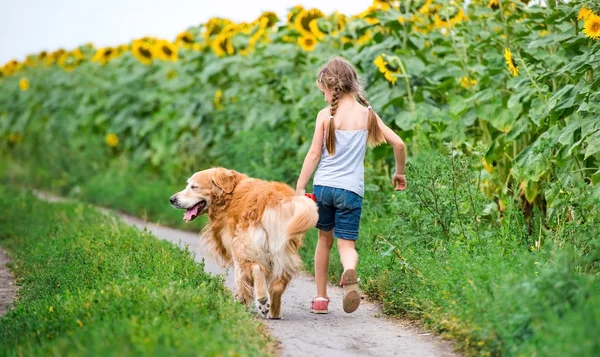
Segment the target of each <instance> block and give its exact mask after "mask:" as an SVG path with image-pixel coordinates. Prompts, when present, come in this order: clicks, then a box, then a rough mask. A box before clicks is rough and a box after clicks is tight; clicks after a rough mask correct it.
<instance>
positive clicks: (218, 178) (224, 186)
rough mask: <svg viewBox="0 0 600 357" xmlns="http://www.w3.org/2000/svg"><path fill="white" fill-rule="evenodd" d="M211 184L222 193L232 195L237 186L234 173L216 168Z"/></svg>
mask: <svg viewBox="0 0 600 357" xmlns="http://www.w3.org/2000/svg"><path fill="white" fill-rule="evenodd" d="M212 183H213V185H215V186H217V187H218V188H220V189H221V190H223V192H225V193H232V192H233V189H234V188H235V185H236V184H237V180H236V177H235V171H233V170H227V169H222V168H218V169H217V170H216V171H215V173H214V175H213V177H212Z"/></svg>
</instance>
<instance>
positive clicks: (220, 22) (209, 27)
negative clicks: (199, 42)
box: [204, 17, 233, 43]
mask: <svg viewBox="0 0 600 357" xmlns="http://www.w3.org/2000/svg"><path fill="white" fill-rule="evenodd" d="M231 24H233V23H232V22H231V21H230V20H227V19H222V18H218V17H214V18H212V19H210V20H208V21H207V22H206V23H205V24H204V29H205V31H204V41H205V42H206V43H209V42H210V39H211V38H212V37H213V36H216V35H218V34H219V33H221V31H223V29H224V28H226V27H227V26H228V25H231Z"/></svg>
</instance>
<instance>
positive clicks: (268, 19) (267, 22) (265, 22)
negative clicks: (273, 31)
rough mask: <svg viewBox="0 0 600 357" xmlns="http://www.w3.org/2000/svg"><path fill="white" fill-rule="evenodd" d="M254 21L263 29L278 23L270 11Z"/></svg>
mask: <svg viewBox="0 0 600 357" xmlns="http://www.w3.org/2000/svg"><path fill="white" fill-rule="evenodd" d="M256 21H257V22H258V23H259V24H261V25H262V26H264V27H265V28H271V27H273V26H275V24H276V23H278V22H279V17H278V16H277V14H276V13H274V12H272V11H267V12H263V13H262V14H261V15H260V16H259V17H258V19H256Z"/></svg>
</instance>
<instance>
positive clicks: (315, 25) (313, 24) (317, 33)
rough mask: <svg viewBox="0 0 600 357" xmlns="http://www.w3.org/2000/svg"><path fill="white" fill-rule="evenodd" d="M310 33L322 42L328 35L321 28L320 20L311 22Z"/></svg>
mask: <svg viewBox="0 0 600 357" xmlns="http://www.w3.org/2000/svg"><path fill="white" fill-rule="evenodd" d="M308 27H310V32H311V33H312V34H313V35H314V36H315V37H316V38H317V39H319V40H322V39H323V38H324V37H325V36H326V34H325V33H324V32H323V31H321V29H320V28H319V19H316V20H314V21H311V22H310V25H308Z"/></svg>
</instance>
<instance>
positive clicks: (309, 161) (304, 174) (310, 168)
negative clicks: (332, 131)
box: [296, 111, 327, 196]
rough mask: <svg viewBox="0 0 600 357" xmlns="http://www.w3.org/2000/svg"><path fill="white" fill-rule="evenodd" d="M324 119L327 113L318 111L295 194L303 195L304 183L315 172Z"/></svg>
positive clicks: (321, 141)
mask: <svg viewBox="0 0 600 357" xmlns="http://www.w3.org/2000/svg"><path fill="white" fill-rule="evenodd" d="M326 119H327V114H325V112H324V111H320V112H319V115H318V116H317V125H315V133H314V135H313V139H312V144H311V145H310V149H309V150H308V153H307V154H306V157H305V158H304V164H303V165H302V171H301V172H300V177H299V178H298V182H297V183H296V194H297V195H299V196H304V193H305V192H306V185H308V181H309V180H310V177H311V176H312V174H313V172H315V169H316V168H317V164H318V163H319V160H320V159H321V150H322V147H323V133H324V131H325V120H326Z"/></svg>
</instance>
